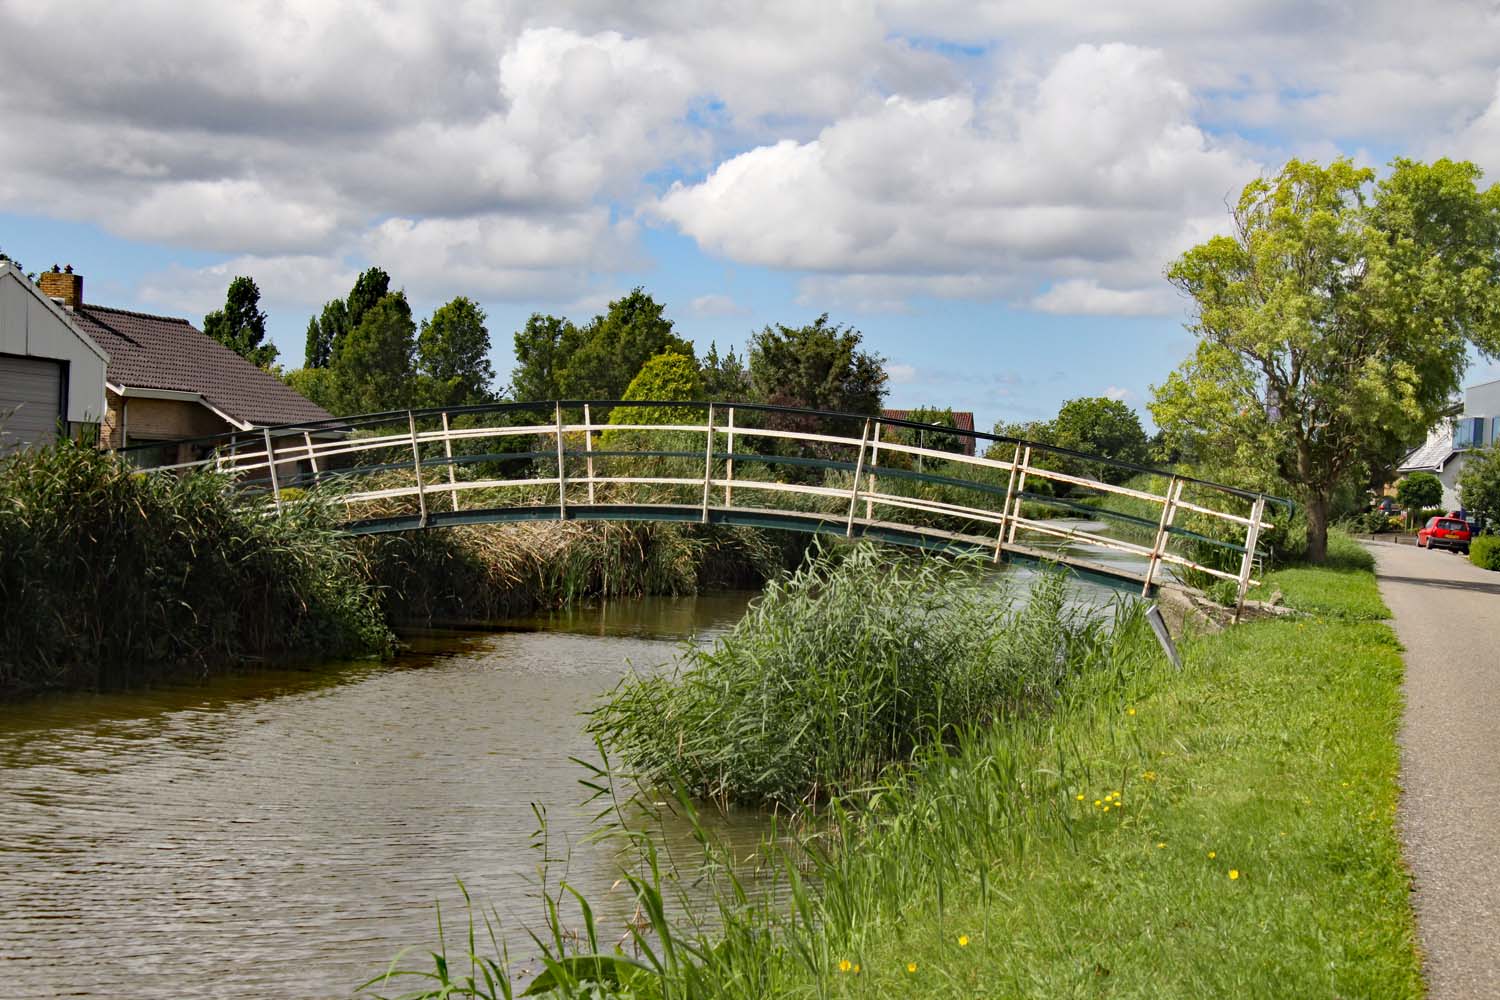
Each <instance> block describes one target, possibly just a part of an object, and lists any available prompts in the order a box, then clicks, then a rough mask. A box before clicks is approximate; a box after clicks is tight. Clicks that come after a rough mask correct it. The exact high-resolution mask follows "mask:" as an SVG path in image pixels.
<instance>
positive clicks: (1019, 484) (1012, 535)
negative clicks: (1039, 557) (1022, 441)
mask: <svg viewBox="0 0 1500 1000" xmlns="http://www.w3.org/2000/svg"><path fill="white" fill-rule="evenodd" d="M1017 447H1018V448H1019V447H1020V446H1019V445H1018V446H1017ZM1029 468H1031V445H1029V444H1028V445H1027V446H1026V450H1025V451H1024V452H1023V453H1022V455H1021V474H1020V478H1018V479H1017V480H1016V494H1015V495H1016V506H1015V509H1014V510H1013V511H1012V512H1011V515H1010V530H1009V531H1008V532H1007V533H1006V536H1005V544H1007V545H1014V544H1015V542H1016V520H1017V519H1018V518H1019V517H1020V516H1021V494H1022V493H1025V492H1026V470H1027V469H1029ZM1012 470H1013V471H1014V467H1012Z"/></svg>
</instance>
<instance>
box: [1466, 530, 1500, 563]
mask: <svg viewBox="0 0 1500 1000" xmlns="http://www.w3.org/2000/svg"><path fill="white" fill-rule="evenodd" d="M1469 561H1470V562H1471V563H1473V564H1474V565H1475V566H1478V567H1479V568H1480V569H1495V570H1500V535H1476V536H1475V537H1474V539H1473V540H1472V541H1471V542H1469Z"/></svg>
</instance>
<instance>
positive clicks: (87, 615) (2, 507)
mask: <svg viewBox="0 0 1500 1000" xmlns="http://www.w3.org/2000/svg"><path fill="white" fill-rule="evenodd" d="M225 487H226V483H225V481H224V480H223V479H222V478H220V477H217V476H214V475H212V474H208V473H195V474H191V475H186V476H181V477H177V476H170V475H157V476H141V475H137V474H134V473H132V472H131V471H130V468H129V466H127V465H126V464H125V463H124V462H122V461H120V460H119V459H117V458H116V457H114V456H113V455H109V454H106V453H103V452H100V451H98V450H97V449H95V448H92V447H89V446H86V445H80V444H73V443H70V442H68V441H62V442H59V443H58V444H55V445H53V446H50V447H48V448H45V449H39V450H32V451H23V452H19V453H17V454H15V455H12V456H10V457H9V458H7V459H5V460H4V461H3V462H0V552H3V553H4V558H3V559H0V606H3V607H4V608H5V609H6V610H5V614H3V615H0V689H10V690H15V689H28V688H44V687H55V686H76V685H97V684H101V683H120V682H128V681H135V680H140V679H143V678H149V677H151V676H154V675H156V674H159V673H169V672H181V671H183V670H188V671H197V672H201V671H203V670H205V669H208V668H210V667H213V666H217V665H222V664H232V663H234V662H237V661H240V660H242V659H244V658H247V657H252V658H260V657H289V656H296V657H299V658H302V657H306V658H314V657H320V656H344V655H357V654H365V653H371V652H382V651H384V650H386V649H388V648H389V645H390V641H391V639H390V634H389V632H388V631H387V630H386V628H385V625H384V623H383V622H382V620H381V618H380V615H379V610H378V607H377V605H376V602H375V598H374V594H373V592H372V590H371V589H370V588H369V587H368V586H367V585H366V584H365V583H364V582H363V577H362V574H361V571H360V567H359V564H358V562H357V560H356V559H355V558H354V556H353V554H352V552H351V550H349V549H348V548H346V547H345V546H344V545H343V543H342V542H340V541H339V540H338V539H337V538H336V537H335V536H334V534H333V532H332V528H331V524H330V523H329V520H328V519H327V518H326V517H325V516H324V514H323V513H322V512H321V510H320V508H318V507H315V506H313V505H311V504H299V503H292V504H289V505H287V509H286V512H285V514H284V515H283V516H282V517H281V518H268V517H266V516H264V513H263V512H262V510H260V509H259V508H257V507H249V506H245V505H243V504H241V503H240V502H239V500H238V498H237V496H236V495H235V493H234V492H233V491H230V490H228V489H226V488H225Z"/></svg>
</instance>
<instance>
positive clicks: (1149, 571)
mask: <svg viewBox="0 0 1500 1000" xmlns="http://www.w3.org/2000/svg"><path fill="white" fill-rule="evenodd" d="M1182 487H1183V483H1182V480H1180V479H1178V478H1177V477H1176V476H1173V477H1172V478H1171V479H1170V480H1169V481H1168V482H1167V495H1166V496H1165V497H1163V498H1162V504H1161V520H1160V521H1159V522H1157V525H1156V541H1154V542H1152V543H1151V558H1150V559H1149V560H1148V561H1147V562H1146V582H1145V583H1144V584H1142V586H1141V596H1142V597H1150V596H1151V584H1152V583H1153V582H1155V580H1156V567H1157V566H1159V565H1161V555H1162V553H1163V552H1164V551H1166V545H1167V531H1168V530H1169V529H1170V528H1171V527H1172V519H1173V518H1175V517H1176V516H1177V500H1178V498H1179V497H1181V496H1182Z"/></svg>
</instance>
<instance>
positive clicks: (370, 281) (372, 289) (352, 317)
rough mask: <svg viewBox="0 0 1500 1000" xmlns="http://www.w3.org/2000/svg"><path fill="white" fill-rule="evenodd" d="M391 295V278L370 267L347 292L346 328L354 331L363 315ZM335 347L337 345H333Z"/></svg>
mask: <svg viewBox="0 0 1500 1000" xmlns="http://www.w3.org/2000/svg"><path fill="white" fill-rule="evenodd" d="M390 293H391V276H390V275H389V274H386V273H385V271H384V270H383V269H381V268H378V267H372V268H370V269H369V270H367V271H365V272H364V273H363V274H361V275H360V276H359V277H358V278H356V279H355V280H354V287H353V288H351V289H350V290H349V299H348V301H347V303H346V304H347V307H348V321H347V328H348V329H350V330H353V329H355V328H356V327H358V326H359V324H360V323H362V322H364V319H365V313H367V312H369V311H370V310H371V309H374V308H375V306H376V305H378V304H379V303H380V300H381V299H383V298H385V297H386V296H387V295H389V294H390ZM335 346H337V345H335Z"/></svg>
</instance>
